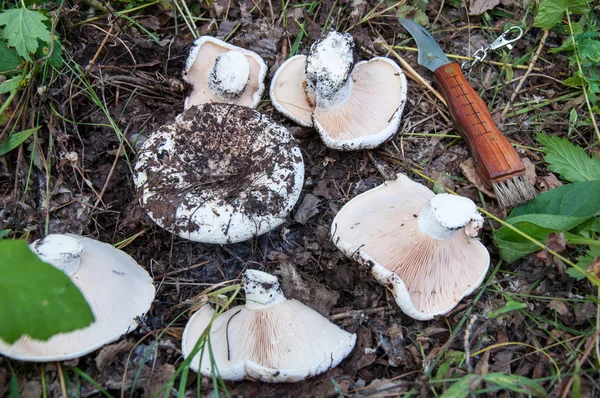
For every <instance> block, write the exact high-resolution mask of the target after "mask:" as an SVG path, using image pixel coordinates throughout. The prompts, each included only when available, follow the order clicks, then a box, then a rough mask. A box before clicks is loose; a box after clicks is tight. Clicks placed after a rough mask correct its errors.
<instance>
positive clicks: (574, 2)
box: [567, 0, 590, 15]
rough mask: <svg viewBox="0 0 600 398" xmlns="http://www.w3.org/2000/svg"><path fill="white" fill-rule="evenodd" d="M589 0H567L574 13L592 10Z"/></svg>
mask: <svg viewBox="0 0 600 398" xmlns="http://www.w3.org/2000/svg"><path fill="white" fill-rule="evenodd" d="M588 3H589V1H586V0H567V7H568V8H569V11H570V12H571V13H573V14H582V15H583V14H587V13H588V12H590V6H589V5H588Z"/></svg>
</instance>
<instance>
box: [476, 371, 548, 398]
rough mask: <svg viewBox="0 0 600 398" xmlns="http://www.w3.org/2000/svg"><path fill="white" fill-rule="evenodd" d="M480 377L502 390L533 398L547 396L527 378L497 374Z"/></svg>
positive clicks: (534, 382) (539, 386) (542, 388)
mask: <svg viewBox="0 0 600 398" xmlns="http://www.w3.org/2000/svg"><path fill="white" fill-rule="evenodd" d="M482 377H483V380H485V381H486V382H488V383H494V384H496V385H498V386H499V387H501V388H502V389H504V390H510V391H514V392H518V393H522V394H527V395H533V396H534V397H545V396H546V395H547V394H548V393H547V392H546V390H545V389H544V387H542V386H541V385H540V384H539V383H538V382H536V381H534V380H531V379H529V378H527V377H523V376H519V375H513V374H505V373H499V372H498V373H488V374H486V375H485V376H482Z"/></svg>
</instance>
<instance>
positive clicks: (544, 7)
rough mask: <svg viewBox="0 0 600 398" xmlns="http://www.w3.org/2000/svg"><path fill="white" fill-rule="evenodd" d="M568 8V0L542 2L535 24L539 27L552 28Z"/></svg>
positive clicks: (546, 0)
mask: <svg viewBox="0 0 600 398" xmlns="http://www.w3.org/2000/svg"><path fill="white" fill-rule="evenodd" d="M566 9H567V0H545V1H543V2H542V3H541V4H540V7H539V9H538V13H537V15H536V17H535V20H534V22H533V25H534V26H535V27H537V28H542V29H552V28H553V27H554V25H556V24H557V23H559V22H560V20H561V19H562V17H563V15H565V11H566Z"/></svg>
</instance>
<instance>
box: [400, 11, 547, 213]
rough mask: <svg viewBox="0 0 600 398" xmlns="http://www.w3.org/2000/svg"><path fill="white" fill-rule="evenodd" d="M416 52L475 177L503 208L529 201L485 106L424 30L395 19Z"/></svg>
mask: <svg viewBox="0 0 600 398" xmlns="http://www.w3.org/2000/svg"><path fill="white" fill-rule="evenodd" d="M398 20H399V21H400V23H401V24H402V26H404V28H405V29H406V30H407V31H408V32H409V33H410V34H411V35H412V37H413V38H414V39H415V42H416V43H417V47H418V49H419V53H418V63H419V64H420V65H422V66H424V67H426V68H427V69H429V70H430V71H432V72H433V78H434V81H435V82H436V83H437V85H438V87H439V88H440V91H441V92H442V95H443V97H444V98H445V99H446V102H447V104H448V109H449V111H450V116H451V119H452V122H453V124H454V127H455V128H456V130H457V131H458V132H459V134H460V135H461V136H462V137H463V138H464V139H465V141H466V142H467V146H468V147H469V150H470V152H471V155H472V156H473V158H474V160H475V164H476V170H477V174H479V176H480V177H481V178H482V180H483V181H484V182H485V183H486V184H487V185H488V186H490V187H491V188H492V189H493V190H494V193H495V194H496V197H497V198H498V202H499V203H500V205H501V206H503V207H512V206H516V205H517V204H520V203H524V202H526V201H528V200H530V199H533V198H534V197H535V196H536V194H537V192H536V191H535V189H534V187H533V186H532V185H531V184H529V183H528V181H527V179H526V177H525V175H524V174H525V166H524V164H523V162H522V161H521V159H520V157H519V155H518V154H517V152H516V151H515V149H514V148H513V147H512V145H511V144H510V142H508V140H507V139H506V137H505V136H504V134H502V132H501V131H500V130H499V129H498V126H497V125H496V123H495V122H494V120H493V119H492V115H491V114H490V112H489V110H488V108H487V105H486V104H485V102H484V101H483V100H482V99H481V97H480V96H479V95H478V94H477V92H476V91H475V90H474V89H473V88H472V87H471V85H470V84H469V82H468V81H467V79H466V78H465V75H464V74H463V73H462V71H461V68H460V66H459V65H458V64H457V63H454V62H450V60H449V59H448V57H447V56H446V54H445V52H444V51H443V50H442V48H441V47H440V46H439V44H438V43H437V41H436V40H435V39H434V38H433V36H431V34H430V33H429V31H427V29H425V28H423V27H422V26H421V25H419V24H418V23H416V22H414V21H412V20H410V19H405V18H398Z"/></svg>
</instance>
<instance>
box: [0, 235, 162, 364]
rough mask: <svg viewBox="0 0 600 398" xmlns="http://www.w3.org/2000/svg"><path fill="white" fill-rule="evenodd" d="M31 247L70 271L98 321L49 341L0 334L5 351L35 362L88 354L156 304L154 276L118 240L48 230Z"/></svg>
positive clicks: (129, 327)
mask: <svg viewBox="0 0 600 398" xmlns="http://www.w3.org/2000/svg"><path fill="white" fill-rule="evenodd" d="M30 247H31V249H32V250H33V251H34V252H35V253H36V254H37V255H38V256H39V257H40V258H41V259H42V260H44V261H46V262H48V263H50V264H51V265H53V266H55V267H56V268H58V269H60V270H62V271H64V272H65V273H66V274H67V275H69V276H70V278H71V280H72V281H73V283H74V284H75V285H76V286H77V287H78V288H79V290H80V291H81V293H82V294H83V296H84V298H85V299H86V301H87V302H88V304H89V305H90V308H91V309H92V313H93V314H94V318H95V321H94V322H93V323H92V324H91V325H90V326H88V327H85V328H83V329H78V330H75V331H72V332H68V333H59V334H56V335H54V336H52V337H51V338H50V339H49V340H47V341H39V340H35V339H32V338H30V337H28V336H22V337H21V338H19V339H18V340H17V341H16V342H14V343H13V344H7V343H5V342H4V341H2V340H0V354H2V355H5V356H7V357H9V358H13V359H18V360H22V361H30V362H50V361H64V360H68V359H73V358H78V357H81V356H83V355H85V354H88V353H90V352H92V351H95V350H96V349H98V348H100V347H102V346H103V345H105V344H108V343H111V342H113V341H115V340H118V339H119V338H120V337H121V336H122V335H124V334H126V333H129V332H131V331H133V330H134V329H135V328H136V327H137V324H138V323H137V319H138V318H139V317H141V316H143V315H144V314H146V312H147V311H148V310H149V309H150V306H151V304H152V301H153V300H154V294H155V289H154V285H153V283H152V278H151V277H150V275H148V273H147V272H146V271H145V270H144V269H143V268H142V267H140V266H139V265H138V264H137V263H136V262H135V261H134V260H133V259H132V258H131V257H129V256H128V255H127V254H126V253H124V252H122V251H121V250H118V249H115V248H114V247H113V246H111V245H108V244H106V243H102V242H99V241H97V240H93V239H90V238H85V237H83V236H77V235H70V234H69V235H55V234H52V235H48V236H46V237H45V238H43V239H40V240H38V241H35V242H33V243H32V244H31V245H30Z"/></svg>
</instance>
